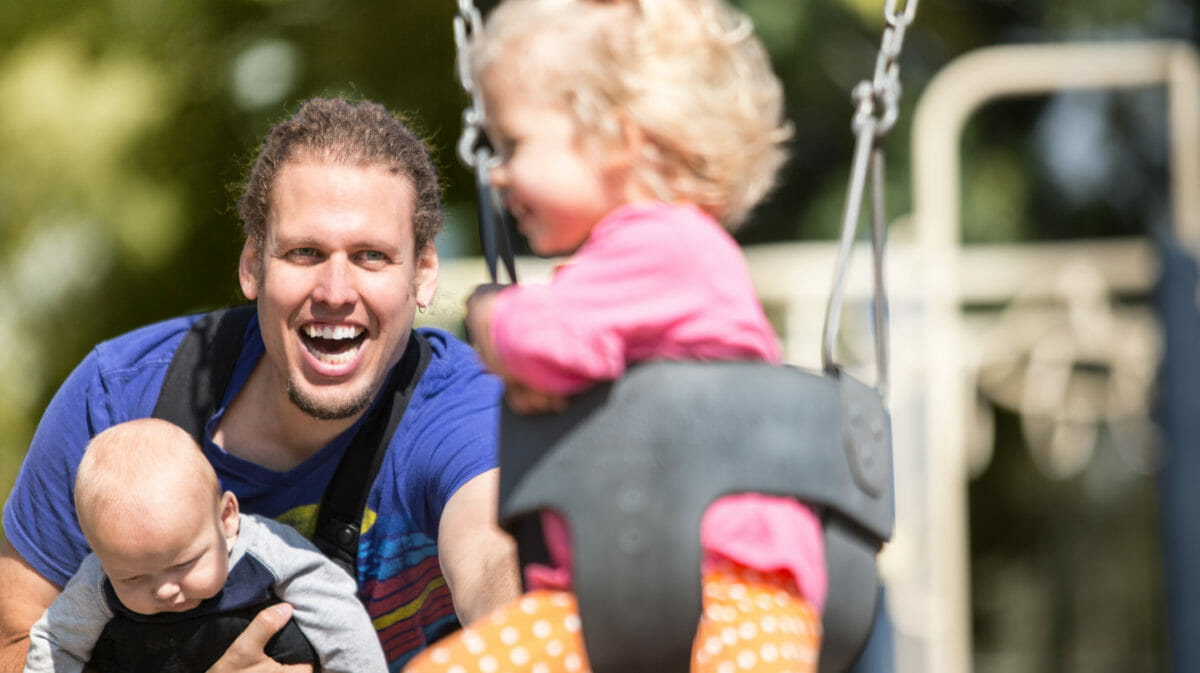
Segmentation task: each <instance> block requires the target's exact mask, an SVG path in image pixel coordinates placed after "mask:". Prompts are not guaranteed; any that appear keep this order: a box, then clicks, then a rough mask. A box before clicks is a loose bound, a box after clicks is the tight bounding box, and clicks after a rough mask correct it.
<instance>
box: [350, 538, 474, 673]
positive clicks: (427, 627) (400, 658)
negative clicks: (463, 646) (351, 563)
mask: <svg viewBox="0 0 1200 673" xmlns="http://www.w3.org/2000/svg"><path fill="white" fill-rule="evenodd" d="M358 558H359V568H358V570H359V577H360V580H361V587H360V592H361V593H360V595H361V597H362V599H363V601H364V603H365V604H366V606H367V613H368V614H369V615H370V616H371V620H372V621H373V623H374V624H375V630H376V631H377V632H378V633H379V640H380V642H381V643H382V644H383V650H384V654H385V655H386V656H387V659H388V666H389V668H390V669H391V670H394V671H399V670H400V669H401V668H403V666H404V664H405V663H406V662H407V661H408V660H409V659H410V658H412V656H413V655H415V654H416V653H417V652H418V651H420V650H421V649H423V648H424V647H425V645H427V644H429V643H431V642H433V641H434V640H437V639H438V638H440V637H442V636H443V635H445V634H446V633H448V632H450V631H452V630H454V629H456V628H457V627H458V620H457V618H456V617H455V614H454V603H453V602H452V600H451V597H450V588H449V587H448V586H447V585H446V579H445V578H444V577H443V576H442V571H441V566H440V565H439V564H438V558H437V545H436V544H435V542H434V540H432V539H430V538H429V537H428V536H426V535H424V534H423V533H420V532H416V526H415V525H414V524H413V522H412V521H411V520H409V519H408V518H407V517H405V516H400V515H394V516H390V517H383V518H378V519H375V521H374V525H373V526H372V527H371V528H370V530H369V531H367V533H366V534H364V535H363V537H362V538H361V539H360V541H359V554H358Z"/></svg>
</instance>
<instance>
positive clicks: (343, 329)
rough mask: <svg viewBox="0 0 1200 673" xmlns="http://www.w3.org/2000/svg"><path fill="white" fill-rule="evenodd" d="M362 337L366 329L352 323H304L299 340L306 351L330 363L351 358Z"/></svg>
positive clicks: (356, 351) (359, 345)
mask: <svg viewBox="0 0 1200 673" xmlns="http://www.w3.org/2000/svg"><path fill="white" fill-rule="evenodd" d="M364 339H366V330H364V329H363V328H361V327H355V326H352V325H305V326H304V328H303V329H302V330H301V341H303V342H304V347H305V348H307V349H308V352H309V353H311V354H312V355H313V357H315V358H317V360H320V361H321V362H323V363H325V364H330V365H340V364H344V363H346V362H349V361H350V360H352V359H353V358H354V356H355V355H357V354H358V349H359V348H360V347H361V346H362V342H363V340H364Z"/></svg>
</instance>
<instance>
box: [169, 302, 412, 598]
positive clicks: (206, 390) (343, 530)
mask: <svg viewBox="0 0 1200 673" xmlns="http://www.w3.org/2000/svg"><path fill="white" fill-rule="evenodd" d="M254 313H255V307H254V306H253V305H248V306H239V307H236V308H230V309H222V310H218V311H214V312H212V313H209V314H208V315H206V316H204V317H202V318H201V319H200V320H198V321H196V323H195V324H194V325H192V328H191V329H190V330H188V332H187V334H185V335H184V338H183V341H182V342H181V343H180V344H179V347H178V348H177V349H176V351H175V355H174V356H173V357H172V359H171V363H170V365H169V366H168V367H167V374H166V376H165V378H164V379H163V384H162V388H161V390H160V392H159V396H158V402H157V403H156V405H155V407H154V413H153V416H154V417H155V418H161V419H163V420H166V421H171V422H172V423H175V424H176V425H178V426H180V427H181V428H183V429H184V430H185V431H187V433H188V434H190V435H191V436H192V437H193V438H194V439H195V440H196V442H197V443H199V444H201V445H203V443H204V440H205V432H204V426H205V425H206V424H207V423H208V420H209V419H210V418H212V417H213V414H215V413H216V411H217V407H218V406H219V405H220V403H221V398H222V397H223V396H224V394H225V390H226V388H228V386H229V381H230V378H231V377H232V375H233V369H234V367H235V366H236V364H237V360H238V357H239V355H240V354H241V351H242V344H243V342H244V340H245V333H246V329H247V327H248V326H249V324H250V320H251V318H252V317H253V316H254ZM431 357H432V349H431V348H430V346H429V342H428V341H426V339H425V337H423V336H421V335H420V334H419V333H417V332H416V331H413V332H410V334H409V339H408V347H407V348H406V349H405V351H404V355H403V356H402V357H401V359H400V362H399V363H398V364H397V365H396V367H395V368H394V369H393V370H392V373H391V375H390V376H389V377H388V380H387V382H386V383H385V384H384V388H383V390H382V391H381V392H380V394H379V396H378V397H377V398H376V401H375V404H374V406H373V407H372V408H371V410H370V411H369V412H368V413H367V416H366V417H365V418H364V419H363V422H362V424H361V425H360V426H359V429H358V432H357V433H355V436H354V438H353V439H352V440H351V442H350V446H348V447H347V449H346V454H345V455H344V456H343V457H342V460H341V463H339V465H338V468H337V470H336V471H335V472H334V475H333V477H332V478H331V479H330V481H329V485H328V486H327V487H326V489H325V493H324V495H323V496H322V499H321V506H320V509H319V510H318V513H317V526H316V531H317V532H316V537H315V539H314V540H313V542H314V543H315V544H316V545H317V547H318V548H320V549H321V551H322V552H324V553H325V555H326V556H328V557H329V558H331V559H332V560H333V561H334V562H336V563H337V564H338V565H339V566H341V567H342V569H344V570H345V571H346V572H348V573H349V574H350V576H351V577H355V576H356V573H355V563H356V559H357V556H358V536H359V533H360V531H361V527H362V516H363V512H364V510H365V509H366V503H367V496H368V495H369V494H370V491H371V484H372V483H374V481H375V476H376V475H377V474H378V473H379V466H380V464H381V463H382V461H383V456H384V454H386V453H387V447H388V444H389V443H390V441H391V437H392V435H393V434H395V431H396V427H397V426H398V425H399V423H400V420H401V419H402V418H403V417H404V412H405V410H406V409H407V408H408V403H409V400H411V399H412V393H413V390H414V389H415V388H416V386H417V383H418V382H419V381H420V379H421V375H422V374H423V373H424V371H425V368H426V367H427V366H428V365H429V361H430V359H431Z"/></svg>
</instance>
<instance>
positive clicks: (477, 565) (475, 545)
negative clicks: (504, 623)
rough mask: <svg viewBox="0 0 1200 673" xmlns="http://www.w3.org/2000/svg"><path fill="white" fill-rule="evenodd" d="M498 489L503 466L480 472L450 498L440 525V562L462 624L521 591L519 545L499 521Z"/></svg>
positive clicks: (507, 600) (506, 601)
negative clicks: (518, 560)
mask: <svg viewBox="0 0 1200 673" xmlns="http://www.w3.org/2000/svg"><path fill="white" fill-rule="evenodd" d="M499 490H500V470H499V469H491V470H488V471H487V472H484V473H482V474H480V475H478V476H476V477H475V478H473V479H471V480H470V481H468V482H467V483H465V484H463V485H462V487H461V488H459V489H458V491H456V492H455V493H454V495H453V496H451V497H450V500H449V501H448V502H447V503H446V507H445V508H444V509H443V510H442V519H441V521H440V522H439V523H438V561H439V562H440V563H441V565H442V574H443V575H445V577H446V584H448V585H449V587H450V595H451V596H452V597H453V598H454V610H455V612H457V613H458V619H459V621H461V622H462V623H463V624H470V623H471V622H474V621H476V620H478V619H480V618H481V617H483V616H485V615H487V614H488V613H489V612H491V611H492V610H494V609H495V608H498V607H500V606H501V605H504V604H505V603H508V602H509V601H512V600H514V599H516V598H517V596H519V595H520V593H521V583H520V576H519V574H518V569H517V545H516V543H515V542H514V541H513V539H512V538H511V537H509V536H508V534H507V533H505V532H504V531H503V530H502V529H501V528H500V526H499V524H497V522H496V507H497V497H498V494H499Z"/></svg>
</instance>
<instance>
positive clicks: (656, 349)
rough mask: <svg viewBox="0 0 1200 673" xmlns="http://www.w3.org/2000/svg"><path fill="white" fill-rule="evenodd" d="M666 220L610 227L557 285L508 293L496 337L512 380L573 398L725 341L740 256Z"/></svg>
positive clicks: (499, 309)
mask: <svg viewBox="0 0 1200 673" xmlns="http://www.w3.org/2000/svg"><path fill="white" fill-rule="evenodd" d="M660 215H662V214H661V213H660ZM667 215H668V216H667V217H648V216H642V217H641V218H639V219H638V220H637V221H630V220H629V219H628V218H626V219H625V220H622V221H619V222H615V223H610V224H608V225H606V226H605V228H604V229H603V230H602V231H594V232H593V237H592V238H591V239H589V241H588V243H587V244H586V245H585V246H584V247H583V248H582V249H581V250H580V251H579V253H578V254H577V255H576V257H575V258H574V259H573V260H572V261H571V262H569V263H568V264H566V265H564V266H563V267H562V268H561V269H560V270H559V271H558V272H557V273H556V274H555V275H554V277H553V279H552V281H551V282H550V283H549V284H548V285H527V286H526V285H519V286H513V287H509V288H506V289H505V290H503V291H502V292H500V293H499V295H498V296H497V298H496V301H495V303H494V304H493V311H492V320H491V336H492V340H493V344H494V345H495V349H496V352H497V354H498V356H499V357H500V359H501V361H502V362H503V364H504V367H505V371H506V372H507V373H508V374H510V375H512V376H513V377H515V378H516V379H517V380H519V381H521V382H522V383H525V384H526V385H529V386H531V387H534V388H537V389H539V390H544V391H547V392H552V393H559V394H572V393H576V392H579V391H580V390H582V389H584V388H586V387H588V386H589V385H590V384H592V383H594V382H597V381H608V380H614V379H617V378H620V377H621V376H622V375H623V374H624V373H625V367H626V365H627V364H628V363H631V362H636V361H639V360H642V359H646V358H647V357H651V356H654V357H668V358H669V357H677V358H678V357H695V356H696V355H698V354H701V355H702V353H698V352H697V351H696V350H695V349H694V348H693V347H692V345H693V344H695V343H702V342H706V341H711V340H713V339H714V336H717V338H719V334H720V331H721V330H722V329H724V326H723V325H721V324H719V323H718V322H716V321H715V320H714V319H713V317H712V316H713V315H714V314H716V313H719V312H720V311H721V308H720V304H722V303H724V302H729V304H730V305H731V306H732V305H734V304H733V302H736V301H740V300H741V299H742V297H741V296H738V297H729V290H730V288H729V287H727V286H725V285H724V283H725V282H726V281H727V280H728V278H729V276H730V274H732V273H734V272H736V271H738V270H739V269H741V268H742V267H741V264H742V262H741V260H740V251H739V250H738V249H737V248H736V244H734V243H733V241H732V239H728V240H726V239H727V237H725V235H724V233H723V232H718V231H717V230H716V229H715V226H716V225H715V224H713V225H712V226H707V224H706V223H705V224H701V223H698V222H696V221H694V220H692V221H680V219H679V218H672V217H670V216H669V213H668V214H667ZM598 227H599V225H598ZM738 285H739V287H738V288H737V290H738V291H739V292H740V291H741V290H742V288H741V286H744V285H746V283H745V282H744V281H738ZM727 297H729V298H728V299H727ZM748 299H749V301H750V302H752V303H753V304H754V305H755V306H757V299H756V298H755V297H754V296H753V294H750V295H748ZM714 302H716V303H717V304H718V305H717V306H714V305H713V304H714ZM673 349H674V351H673Z"/></svg>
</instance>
